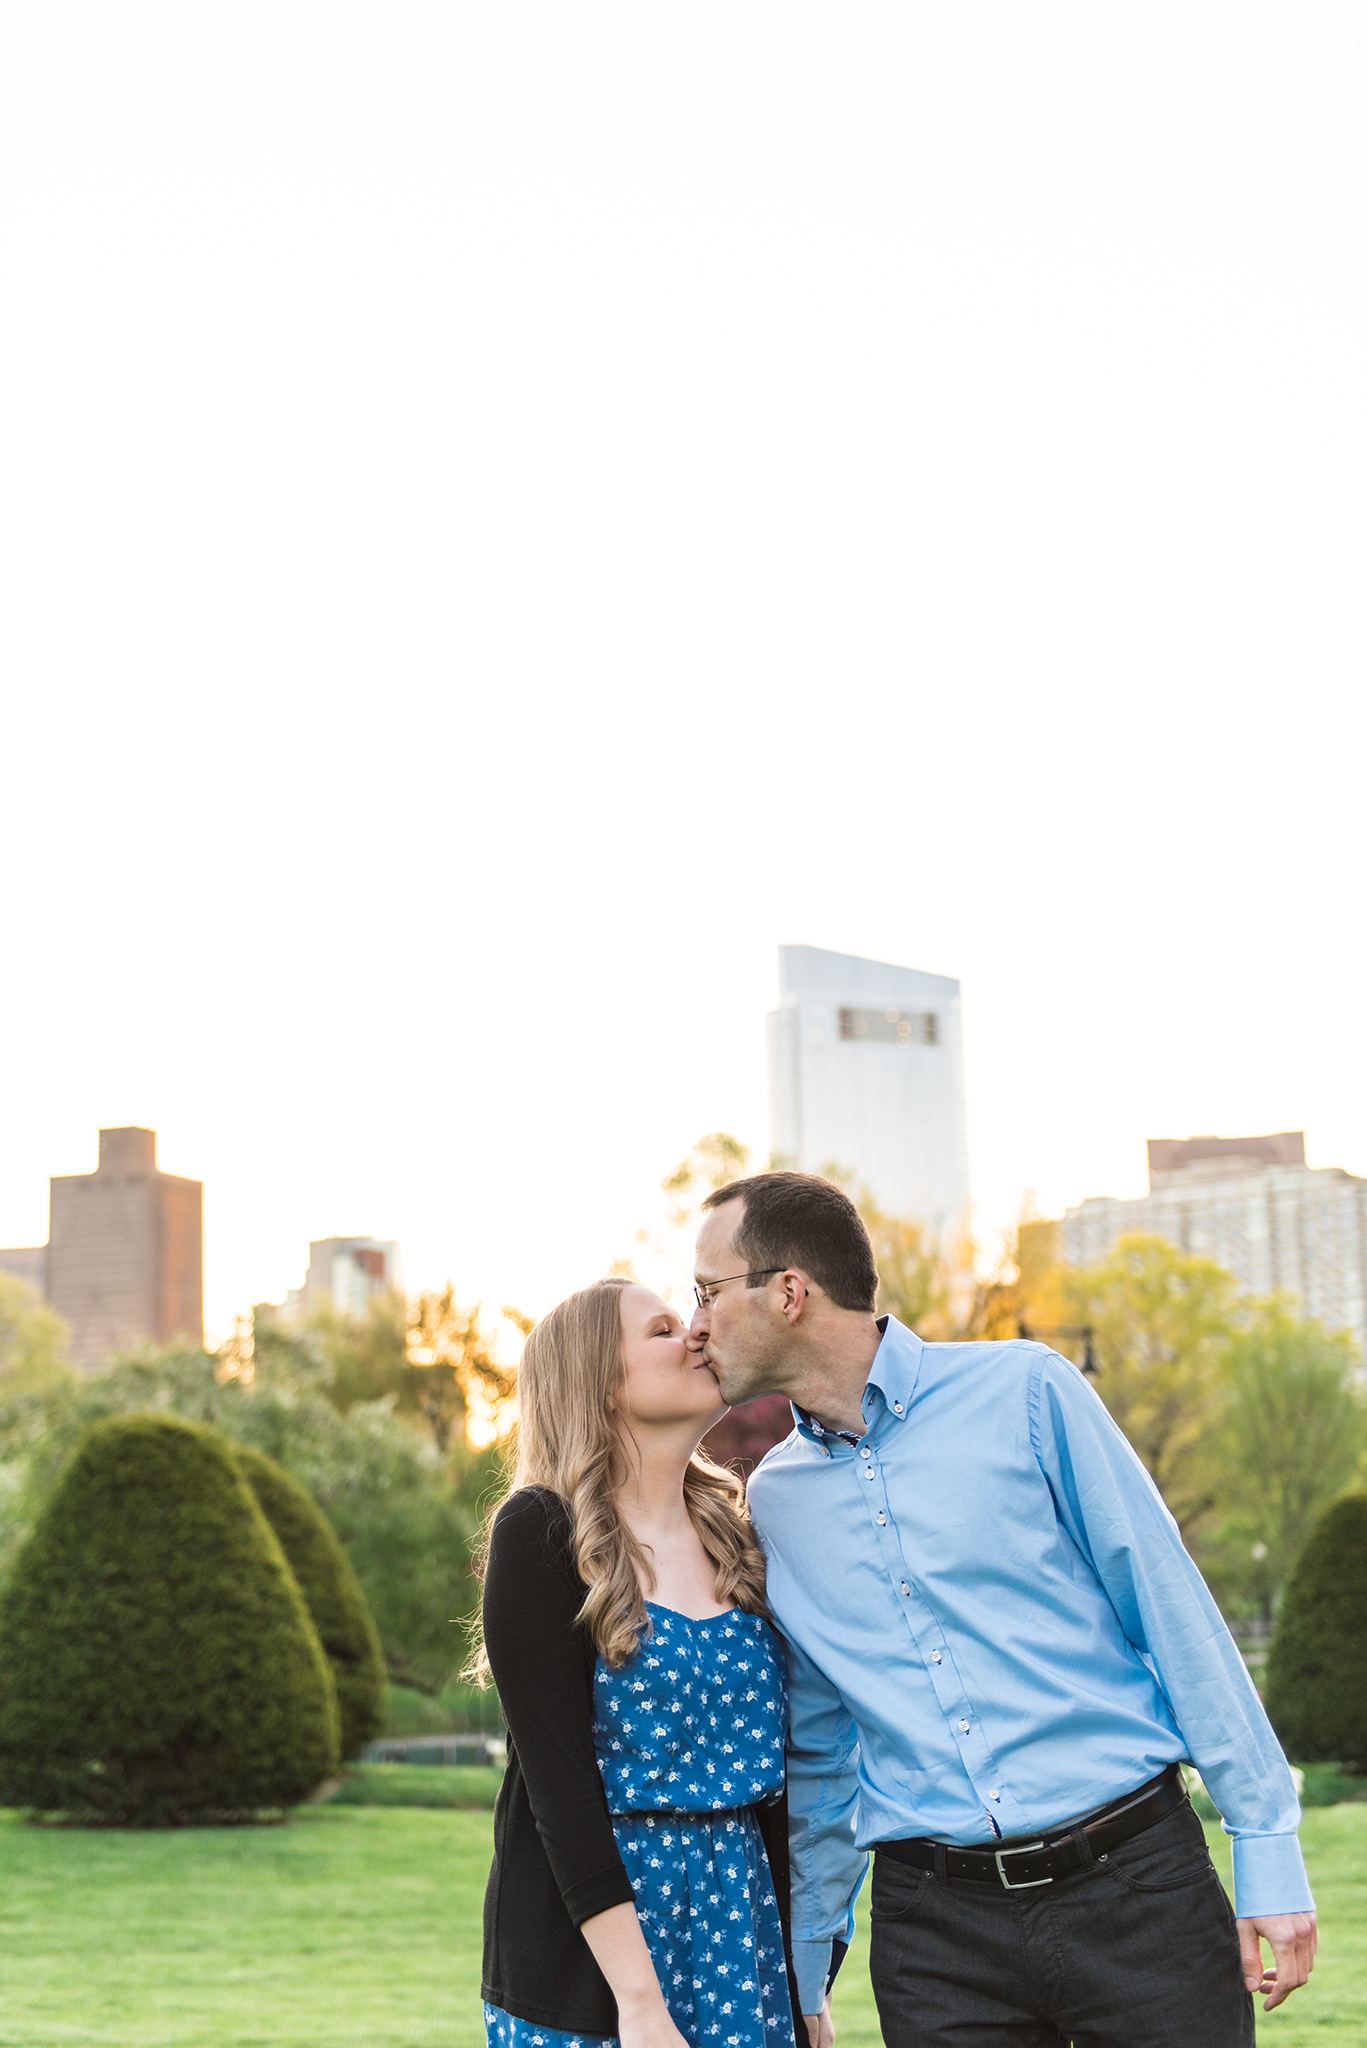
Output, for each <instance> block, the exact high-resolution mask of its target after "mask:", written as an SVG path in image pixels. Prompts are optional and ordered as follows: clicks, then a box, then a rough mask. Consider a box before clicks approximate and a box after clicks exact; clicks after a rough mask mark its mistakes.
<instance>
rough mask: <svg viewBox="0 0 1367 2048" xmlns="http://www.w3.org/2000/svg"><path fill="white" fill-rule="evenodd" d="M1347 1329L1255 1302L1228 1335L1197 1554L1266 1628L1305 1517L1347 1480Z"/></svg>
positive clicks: (1314, 1516)
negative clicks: (1210, 1533) (1204, 1526)
mask: <svg viewBox="0 0 1367 2048" xmlns="http://www.w3.org/2000/svg"><path fill="white" fill-rule="evenodd" d="M1355 1366H1356V1356H1355V1353H1354V1350H1353V1344H1352V1339H1351V1338H1350V1337H1348V1336H1347V1335H1346V1334H1343V1333H1331V1332H1330V1331H1328V1330H1326V1329H1324V1328H1323V1327H1322V1325H1320V1324H1319V1323H1314V1322H1304V1321H1301V1320H1300V1319H1298V1318H1297V1317H1296V1316H1295V1315H1293V1313H1292V1312H1291V1310H1290V1309H1289V1307H1288V1306H1287V1305H1286V1303H1285V1302H1284V1301H1281V1300H1272V1301H1265V1302H1258V1303H1256V1304H1254V1305H1252V1306H1251V1308H1250V1309H1249V1311H1248V1319H1247V1322H1246V1324H1245V1326H1244V1327H1243V1328H1242V1329H1240V1330H1237V1331H1236V1332H1235V1334H1234V1335H1233V1337H1232V1338H1231V1339H1230V1341H1229V1346H1228V1351H1227V1354H1226V1364H1225V1377H1226V1396H1225V1406H1224V1413H1223V1417H1222V1420H1221V1423H1220V1426H1219V1429H1218V1430H1217V1432H1216V1435H1215V1437H1214V1440H1213V1460H1212V1475H1211V1490H1212V1493H1213V1494H1214V1496H1215V1501H1216V1507H1217V1511H1218V1512H1219V1514H1220V1515H1221V1517H1222V1520H1221V1522H1220V1526H1219V1528H1218V1530H1217V1532H1216V1534H1215V1536H1214V1537H1213V1539H1212V1541H1211V1543H1210V1544H1209V1545H1208V1546H1207V1547H1206V1548H1205V1550H1204V1552H1203V1557H1202V1563H1203V1567H1204V1569H1205V1571H1206V1574H1207V1576H1208V1577H1209V1578H1211V1579H1212V1581H1213V1582H1214V1583H1215V1584H1216V1585H1217V1586H1218V1587H1219V1589H1220V1590H1221V1592H1222V1594H1223V1595H1224V1596H1225V1597H1226V1598H1227V1599H1228V1600H1233V1601H1236V1602H1237V1601H1240V1600H1243V1601H1246V1602H1249V1603H1251V1604H1252V1605H1253V1606H1254V1607H1255V1608H1256V1610H1257V1612H1258V1613H1259V1614H1260V1616H1261V1618H1262V1620H1263V1623H1264V1625H1265V1626H1268V1627H1270V1626H1271V1622H1272V1617H1273V1614H1274V1612H1275V1610H1276V1607H1277V1604H1278V1601H1279V1599H1280V1597H1281V1591H1282V1587H1283V1584H1284V1583H1285V1580H1286V1576H1287V1573H1288V1572H1289V1570H1290V1569H1291V1566H1292V1565H1293V1563H1294V1562H1295V1560H1296V1558H1297V1557H1298V1556H1299V1555H1300V1553H1301V1551H1302V1549H1303V1548H1304V1546H1305V1542H1306V1539H1307V1537H1308V1536H1309V1534H1310V1530H1311V1528H1312V1527H1313V1526H1314V1524H1315V1522H1316V1521H1317V1520H1318V1519H1319V1517H1320V1515H1321V1514H1323V1512H1324V1510H1325V1509H1326V1508H1327V1507H1328V1506H1329V1504H1330V1502H1331V1501H1332V1500H1334V1499H1335V1498H1336V1497H1337V1496H1338V1495H1339V1494H1340V1493H1342V1492H1343V1490H1344V1488H1345V1487H1347V1486H1348V1485H1349V1484H1350V1483H1351V1481H1352V1478H1353V1474H1354V1471H1355V1469H1356V1466H1357V1461H1358V1456H1359V1453H1360V1452H1361V1450H1362V1446H1363V1442H1364V1434H1365V1430H1364V1423H1365V1421H1367V1417H1365V1415H1364V1409H1363V1404H1362V1400H1361V1398H1360V1396H1359V1395H1358V1393H1357V1391H1356V1389H1355V1387H1354V1384H1353V1375H1354V1370H1355Z"/></svg>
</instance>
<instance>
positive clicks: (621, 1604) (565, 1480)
mask: <svg viewBox="0 0 1367 2048" xmlns="http://www.w3.org/2000/svg"><path fill="white" fill-rule="evenodd" d="M631 1284H632V1283H631V1282H630V1281H629V1280H599V1281H596V1282H595V1283H594V1285H593V1286H592V1287H585V1288H583V1289H581V1291H580V1292H579V1293H578V1294H572V1295H570V1296H569V1298H568V1300H566V1301H562V1302H561V1303H560V1304H559V1306H558V1307H556V1308H553V1309H552V1310H551V1311H550V1314H549V1315H546V1316H543V1317H542V1319H541V1321H540V1322H539V1323H538V1324H537V1326H536V1328H535V1329H534V1330H533V1331H532V1333H531V1335H530V1336H529V1337H528V1339H527V1344H526V1349H525V1350H524V1351H523V1354H522V1363H521V1365H520V1366H519V1368H518V1375H517V1394H518V1422H517V1431H516V1439H515V1442H516V1450H515V1457H514V1460H513V1467H512V1478H511V1480H510V1483H509V1485H508V1489H507V1492H506V1493H505V1494H504V1495H503V1496H502V1498H501V1499H499V1500H498V1501H497V1502H495V1504H494V1507H493V1509H492V1511H491V1512H490V1515H489V1519H488V1522H487V1523H486V1526H485V1532H484V1542H483V1545H482V1546H481V1551H480V1556H479V1559H478V1562H477V1567H476V1568H477V1570H478V1571H479V1574H480V1576H481V1578H482V1577H483V1575H484V1565H485V1562H486V1560H487V1557H488V1550H489V1537H490V1533H491V1531H492V1528H493V1522H494V1517H495V1516H496V1515H497V1513H498V1510H499V1508H501V1507H502V1505H503V1501H504V1500H506V1499H507V1498H508V1497H509V1495H511V1494H514V1493H516V1492H518V1491H519V1489H521V1488H522V1487H527V1486H544V1487H548V1488H549V1489H550V1491H551V1492H552V1493H558V1494H559V1496H560V1498H561V1499H562V1500H563V1501H564V1503H565V1505H566V1507H567V1508H568V1509H569V1512H570V1521H571V1524H572V1527H573V1532H574V1533H573V1539H572V1540H573V1546H574V1560H575V1564H576V1565H577V1567H578V1571H579V1576H580V1578H581V1579H582V1580H583V1581H584V1584H585V1585H586V1586H587V1588H588V1593H587V1595H586V1597H585V1600H584V1604H583V1606H582V1607H581V1608H580V1610H579V1617H578V1618H579V1620H580V1621H581V1622H582V1623H583V1625H584V1627H585V1628H586V1629H587V1630H588V1632H589V1635H590V1636H591V1638H592V1640H593V1644H594V1647H595V1649H596V1650H597V1651H598V1653H599V1655H600V1656H601V1657H602V1658H603V1661H604V1662H605V1663H606V1664H608V1665H609V1666H611V1667H613V1668H614V1669H615V1668H616V1667H617V1666H619V1665H621V1664H624V1663H625V1662H626V1661H627V1659H628V1658H629V1657H630V1656H631V1655H632V1653H633V1652H634V1651H635V1649H636V1648H637V1645H638V1644H639V1642H640V1639H641V1633H642V1631H643V1629H644V1628H645V1626H646V1618H647V1617H646V1606H645V1595H644V1593H643V1592H642V1590H641V1588H642V1585H643V1584H644V1585H646V1586H648V1587H650V1588H651V1589H652V1590H653V1589H654V1586H655V1574H654V1572H653V1570H652V1569H651V1564H650V1558H649V1555H648V1553H647V1551H646V1550H645V1548H644V1547H643V1546H642V1545H641V1544H640V1543H638V1542H637V1540H636V1538H635V1537H634V1536H633V1535H632V1533H631V1531H630V1529H629V1528H628V1527H627V1525H626V1523H625V1522H624V1521H623V1520H622V1517H621V1515H620V1514H619V1513H618V1509H617V1493H618V1491H619V1489H620V1488H621V1487H622V1486H624V1485H625V1484H626V1482H627V1479H628V1478H629V1476H630V1464H629V1461H628V1457H627V1451H626V1446H625V1445H624V1443H623V1441H622V1438H621V1434H620V1433H619V1430H618V1427H617V1422H616V1418H615V1416H614V1413H613V1409H612V1406H611V1403H612V1402H613V1401H614V1399H616V1398H617V1397H618V1396H619V1395H620V1394H621V1391H622V1386H623V1383H624V1381H625V1379H626V1362H625V1360H624V1358H623V1355H622V1290H623V1288H625V1287H629V1286H630V1285H631ZM683 1483H684V1500H685V1503H686V1504H687V1507H688V1512H689V1515H690V1517H691V1518H692V1522H693V1526H694V1528H695V1529H696V1530H697V1532H698V1535H699V1537H700V1538H701V1539H702V1546H703V1549H704V1550H705V1551H706V1552H707V1554H708V1556H709V1557H710V1558H711V1559H712V1561H713V1563H714V1564H715V1565H716V1567H717V1578H716V1593H717V1599H718V1600H719V1601H722V1602H728V1603H729V1604H730V1605H731V1606H733V1607H739V1608H741V1609H742V1610H743V1611H744V1612H745V1613H746V1614H766V1613H767V1612H768V1609H767V1607H766V1605H765V1600H764V1553H763V1551H762V1550H761V1549H760V1547H759V1540H758V1538H757V1537H756V1535H755V1532H754V1529H753V1527H752V1526H751V1523H750V1517H749V1513H748V1510H747V1508H746V1505H745V1489H744V1488H743V1487H742V1485H741V1483H740V1481H739V1479H737V1477H736V1475H735V1473H734V1472H728V1471H727V1470H726V1468H725V1467H724V1466H722V1465H717V1464H714V1463H713V1461H712V1459H711V1458H709V1457H706V1456H705V1455H704V1454H703V1453H702V1452H701V1451H695V1452H694V1453H693V1456H692V1457H691V1458H690V1459H689V1461H688V1464H687V1466H686V1467H685V1469H684V1482H683ZM488 1670H489V1664H488V1658H487V1656H486V1655H485V1652H484V1644H483V1639H482V1636H479V1637H478V1639H477V1641H476V1643H475V1645H474V1654H473V1656H472V1658H471V1661H470V1664H469V1667H468V1675H469V1676H471V1677H477V1678H479V1679H481V1680H484V1679H486V1678H487V1676H488Z"/></svg>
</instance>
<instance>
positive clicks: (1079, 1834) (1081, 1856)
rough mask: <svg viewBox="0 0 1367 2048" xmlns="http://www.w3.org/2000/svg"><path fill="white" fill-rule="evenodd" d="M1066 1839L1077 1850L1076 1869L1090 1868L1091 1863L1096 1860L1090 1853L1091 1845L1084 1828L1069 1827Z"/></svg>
mask: <svg viewBox="0 0 1367 2048" xmlns="http://www.w3.org/2000/svg"><path fill="white" fill-rule="evenodd" d="M1068 1839H1069V1841H1070V1842H1071V1843H1072V1845H1073V1847H1074V1848H1075V1849H1076V1850H1077V1867H1078V1869H1079V1870H1090V1869H1091V1868H1092V1865H1093V1864H1094V1863H1095V1862H1096V1858H1095V1856H1093V1854H1092V1845H1091V1843H1090V1842H1089V1841H1088V1840H1087V1830H1086V1828H1072V1829H1070V1830H1069V1834H1068Z"/></svg>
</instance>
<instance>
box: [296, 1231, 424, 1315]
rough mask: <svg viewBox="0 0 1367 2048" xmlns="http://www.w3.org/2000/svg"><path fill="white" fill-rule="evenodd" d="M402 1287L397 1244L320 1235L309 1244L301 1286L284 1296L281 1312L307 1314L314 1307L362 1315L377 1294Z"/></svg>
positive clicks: (361, 1238)
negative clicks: (306, 1266) (283, 1310)
mask: <svg viewBox="0 0 1367 2048" xmlns="http://www.w3.org/2000/svg"><path fill="white" fill-rule="evenodd" d="M402 1287H403V1275H402V1272H401V1269H400V1265H399V1247H398V1246H397V1245H396V1244H394V1243H393V1242H392V1241H390V1240H388V1239H385V1238H379V1237H320V1238H315V1239H314V1241H313V1242H312V1243H311V1244H310V1245H309V1263H308V1271H307V1273H306V1274H305V1275H304V1284H303V1286H302V1287H295V1288H292V1289H291V1290H290V1292H289V1293H288V1294H287V1295H286V1296H285V1313H286V1315H289V1316H307V1315H311V1314H313V1312H314V1311H315V1310H317V1309H335V1310H336V1312H337V1313H338V1314H339V1315H344V1316H360V1315H364V1314H365V1311H366V1308H367V1306H368V1305H369V1303H370V1301H371V1300H372V1298H373V1297H374V1296H375V1295H377V1294H385V1293H387V1292H388V1291H389V1289H390V1288H399V1289H402Z"/></svg>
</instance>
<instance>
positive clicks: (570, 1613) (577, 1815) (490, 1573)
mask: <svg viewBox="0 0 1367 2048" xmlns="http://www.w3.org/2000/svg"><path fill="white" fill-rule="evenodd" d="M555 1504H556V1503H555V1497H553V1496H552V1497H548V1496H547V1495H545V1494H544V1493H542V1492H541V1491H540V1490H539V1489H535V1490H534V1489H531V1488H528V1489H526V1490H525V1491H523V1492H520V1493H515V1494H513V1495H512V1496H511V1497H510V1499H509V1500H508V1501H507V1502H506V1503H505V1505H504V1506H503V1507H502V1508H501V1509H500V1510H499V1513H498V1517H497V1519H496V1520H495V1522H494V1529H493V1536H492V1540H491V1542H490V1545H489V1563H488V1569H487V1571H486V1573H485V1578H484V1608H483V1614H484V1641H485V1645H486V1647H487V1649H488V1653H489V1664H490V1667H491V1669H492V1671H493V1676H494V1683H495V1685H496V1686H497V1687H498V1696H499V1702H500V1704H501V1706H502V1708H503V1714H504V1718H505V1719H506V1721H507V1723H508V1734H509V1736H510V1738H511V1740H512V1745H513V1748H514V1749H515V1751H516V1752H517V1761H518V1764H519V1766H520V1768H521V1771H522V1777H523V1782H524V1783H525V1785H526V1787H527V1798H528V1802H529V1804H530V1806H531V1809H532V1817H533V1819H534V1820H535V1822H536V1830H537V1833H538V1834H539V1835H540V1837H541V1841H542V1845H543V1847H544V1848H545V1851H546V1857H547V1860H548V1862H549V1863H550V1866H551V1872H552V1874H553V1876H554V1878H555V1881H556V1884H557V1885H558V1886H559V1889H560V1896H561V1897H562V1898H563V1900H564V1901H565V1907H566V1910H567V1911H568V1913H569V1915H570V1918H571V1919H572V1920H573V1922H574V1924H575V1926H576V1927H578V1926H580V1925H582V1923H583V1922H584V1921H585V1920H588V1919H591V1918H592V1917H593V1915H594V1914H595V1913H605V1912H606V1911H607V1910H608V1908H609V1907H611V1906H621V1905H629V1904H632V1903H634V1899H635V1894H634V1893H633V1891H632V1889H631V1881H630V1879H629V1878H628V1877H627V1874H626V1869H625V1867H624V1865H623V1863H622V1859H621V1856H620V1854H619V1853H618V1849H617V1839H616V1836H615V1835H614V1834H613V1831H612V1821H611V1818H610V1817H609V1814H608V1803H607V1799H606V1797H605V1795H604V1792H603V1780H602V1777H601V1775H600V1773H599V1769H598V1759H597V1757H596V1755H595V1754H594V1748H593V1680H592V1670H591V1661H590V1659H589V1658H588V1657H586V1655H585V1644H584V1638H583V1635H582V1633H581V1631H580V1629H579V1627H578V1625H577V1623H576V1619H575V1617H576V1615H577V1613H578V1611H579V1604H580V1600H581V1597H582V1588H581V1587H580V1586H579V1585H578V1582H577V1578H576V1575H575V1573H574V1570H573V1567H572V1565H571V1564H570V1562H569V1559H568V1557H567V1555H566V1548H565V1546H566V1539H567V1534H568V1519H567V1515H566V1511H565V1510H564V1509H563V1508H561V1509H560V1512H559V1514H557V1513H556V1512H554V1508H555Z"/></svg>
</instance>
